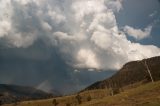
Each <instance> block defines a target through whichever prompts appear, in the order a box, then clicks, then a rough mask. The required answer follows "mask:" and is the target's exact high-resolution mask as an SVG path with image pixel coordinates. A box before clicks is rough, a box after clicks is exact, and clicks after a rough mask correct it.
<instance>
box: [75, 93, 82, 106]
mask: <svg viewBox="0 0 160 106" xmlns="http://www.w3.org/2000/svg"><path fill="white" fill-rule="evenodd" d="M76 99H77V101H78V104H81V103H82V97H81V96H80V95H79V94H78V95H77V96H76Z"/></svg>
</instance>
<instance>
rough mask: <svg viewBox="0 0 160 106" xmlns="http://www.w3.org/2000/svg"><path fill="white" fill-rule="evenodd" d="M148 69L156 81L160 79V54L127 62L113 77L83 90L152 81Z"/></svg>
mask: <svg viewBox="0 0 160 106" xmlns="http://www.w3.org/2000/svg"><path fill="white" fill-rule="evenodd" d="M148 69H149V70H150V73H151V75H152V77H153V80H154V81H157V80H160V56H158V57H152V58H149V59H143V60H140V61H132V62H129V63H126V64H125V65H124V66H123V67H122V68H121V69H120V70H119V71H118V72H117V73H116V74H114V75H113V76H112V77H110V78H108V79H105V80H103V81H98V82H96V83H94V84H92V85H91V86H89V87H87V88H86V89H84V90H83V91H85V90H93V89H102V88H115V87H118V88H121V87H124V86H128V85H132V84H134V83H137V82H141V83H147V82H150V81H151V78H150V74H149V73H148Z"/></svg>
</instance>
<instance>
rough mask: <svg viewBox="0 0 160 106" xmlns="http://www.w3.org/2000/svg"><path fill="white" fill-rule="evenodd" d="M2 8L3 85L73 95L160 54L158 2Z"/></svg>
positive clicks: (11, 2) (64, 0)
mask: <svg viewBox="0 0 160 106" xmlns="http://www.w3.org/2000/svg"><path fill="white" fill-rule="evenodd" d="M0 3H1V4H2V5H1V7H0V83H8V84H18V85H28V86H34V87H37V88H39V89H43V90H46V91H50V90H52V89H58V90H60V91H61V92H63V93H71V92H74V91H77V90H80V89H82V88H85V87H86V86H88V85H90V84H92V83H94V82H95V81H98V80H102V79H105V78H107V77H109V76H111V75H112V74H114V73H115V71H116V70H118V69H120V68H121V67H122V65H123V64H125V63H126V62H128V61H132V60H139V59H143V58H147V57H153V56H159V55H160V48H159V47H160V42H159V40H160V30H159V29H160V2H159V1H158V0H74V1H73V0H46V1H43V0H5V1H2V0H1V1H0Z"/></svg>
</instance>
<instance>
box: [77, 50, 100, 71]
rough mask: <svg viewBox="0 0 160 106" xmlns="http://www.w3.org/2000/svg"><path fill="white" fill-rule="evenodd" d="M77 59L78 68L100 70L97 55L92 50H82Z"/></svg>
mask: <svg viewBox="0 0 160 106" xmlns="http://www.w3.org/2000/svg"><path fill="white" fill-rule="evenodd" d="M76 59H77V61H78V64H76V67H79V68H81V67H88V68H96V69H99V68H100V67H99V63H98V60H97V58H96V55H95V54H94V52H93V51H91V50H87V49H80V50H79V51H78V53H77V57H76Z"/></svg>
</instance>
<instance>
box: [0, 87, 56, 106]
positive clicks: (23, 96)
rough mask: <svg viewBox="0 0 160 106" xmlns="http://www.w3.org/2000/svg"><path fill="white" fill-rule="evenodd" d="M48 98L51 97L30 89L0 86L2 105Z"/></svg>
mask: <svg viewBox="0 0 160 106" xmlns="http://www.w3.org/2000/svg"><path fill="white" fill-rule="evenodd" d="M50 97H53V95H52V94H50V93H46V92H44V91H41V90H38V89H35V88H32V87H24V86H18V85H7V84H0V102H1V103H2V104H4V103H5V104H6V103H13V102H18V101H25V100H35V99H46V98H50Z"/></svg>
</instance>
